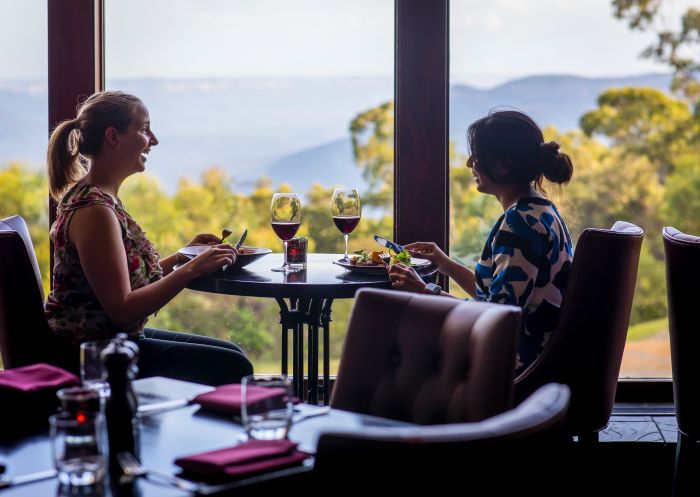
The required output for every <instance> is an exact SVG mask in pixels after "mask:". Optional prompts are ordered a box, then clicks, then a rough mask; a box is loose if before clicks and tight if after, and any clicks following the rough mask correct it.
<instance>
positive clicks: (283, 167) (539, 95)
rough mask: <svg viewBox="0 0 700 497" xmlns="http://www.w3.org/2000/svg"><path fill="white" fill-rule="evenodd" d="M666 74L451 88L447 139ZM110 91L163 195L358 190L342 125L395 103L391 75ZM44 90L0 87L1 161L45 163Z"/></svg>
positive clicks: (591, 103)
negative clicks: (216, 170) (123, 101)
mask: <svg viewBox="0 0 700 497" xmlns="http://www.w3.org/2000/svg"><path fill="white" fill-rule="evenodd" d="M670 80H671V78H670V76H669V75H664V74H649V75H641V76H635V77H625V78H581V77H574V76H531V77H526V78H522V79H517V80H514V81H510V82H508V83H505V84H502V85H499V86H496V87H494V88H490V89H486V90H484V89H477V88H473V87H471V86H467V85H455V86H453V87H452V88H451V90H450V136H451V138H452V139H453V140H454V141H455V142H456V143H457V146H458V148H459V149H460V150H462V151H464V150H466V144H465V131H466V128H467V126H468V124H469V123H471V122H472V121H474V120H475V119H477V118H479V117H481V116H483V115H485V114H486V113H487V112H488V111H489V110H490V109H492V108H494V107H498V106H508V107H515V108H518V109H520V110H523V111H525V112H528V113H529V114H530V115H531V116H532V117H533V118H534V119H535V120H536V121H537V122H538V123H539V124H540V125H542V126H545V125H550V124H551V125H554V126H556V127H557V128H559V129H560V130H569V129H573V128H576V127H578V120H579V118H580V116H581V115H582V114H583V113H584V112H586V111H588V110H590V109H592V108H594V107H595V101H596V98H597V97H598V95H599V94H600V93H601V92H602V91H604V90H605V89H607V88H610V87H623V86H647V87H652V88H658V89H661V90H664V91H666V90H667V89H668V88H669V87H670ZM108 88H113V89H120V90H123V91H127V92H130V93H134V94H136V95H138V96H139V97H140V98H141V99H142V100H143V101H144V102H145V103H146V105H147V106H148V108H149V111H150V114H151V120H152V123H153V129H154V131H155V133H156V134H157V136H158V138H159V139H160V142H161V143H160V145H158V147H156V148H155V149H154V151H153V152H152V153H151V155H150V156H149V161H148V165H147V167H148V170H149V171H150V172H151V173H153V174H155V175H157V176H158V177H159V178H161V180H162V182H163V185H164V186H165V187H166V189H168V190H169V191H174V189H175V187H176V185H177V180H178V179H179V178H180V177H182V176H186V177H189V178H191V179H197V178H198V175H199V173H200V172H201V171H202V170H203V169H205V168H207V167H211V166H214V165H216V166H220V167H222V168H224V169H226V170H227V171H229V172H230V174H231V175H232V177H233V178H234V181H235V185H236V188H237V189H238V190H239V191H241V192H244V193H248V192H250V191H251V190H252V188H253V187H254V184H255V181H256V180H257V179H258V178H259V177H261V176H263V175H265V176H269V177H270V178H272V179H273V182H274V184H275V185H278V184H279V183H282V182H286V183H290V184H291V185H292V186H293V187H294V188H295V189H296V190H297V191H299V192H303V193H306V192H307V191H308V190H309V188H310V187H311V185H312V183H313V182H314V181H318V182H320V183H322V184H324V185H327V186H331V185H333V184H344V185H346V186H350V185H353V186H358V187H359V188H363V187H364V186H365V183H364V181H363V180H362V177H361V171H360V170H359V169H358V168H357V167H356V166H355V164H354V162H353V158H352V147H351V144H350V136H349V131H348V129H349V125H350V121H351V120H352V119H353V118H354V117H355V116H356V115H357V114H358V113H359V112H362V111H364V110H367V109H369V108H371V107H373V106H376V105H378V104H380V103H383V102H385V101H387V100H390V99H392V98H393V80H392V79H391V78H359V77H358V78H328V79H323V78H315V79H218V80H217V79H206V80H204V79H201V80H199V79H176V80H166V79H130V80H113V81H108ZM46 109H47V95H46V88H45V86H41V85H37V84H35V83H33V82H21V81H15V82H0V164H3V163H6V162H8V161H9V160H11V159H15V160H22V161H24V162H27V163H30V164H33V165H37V166H39V165H43V163H44V160H45V153H46V152H45V151H46V143H47V132H46V127H47V121H46V119H47V117H46V114H47V111H46Z"/></svg>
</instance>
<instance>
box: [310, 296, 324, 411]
mask: <svg viewBox="0 0 700 497" xmlns="http://www.w3.org/2000/svg"><path fill="white" fill-rule="evenodd" d="M320 306H321V302H320V301H319V299H312V301H311V305H310V306H309V312H308V314H307V323H308V325H309V356H308V361H309V389H308V392H309V403H310V404H318V326H319V324H320V322H319V316H320Z"/></svg>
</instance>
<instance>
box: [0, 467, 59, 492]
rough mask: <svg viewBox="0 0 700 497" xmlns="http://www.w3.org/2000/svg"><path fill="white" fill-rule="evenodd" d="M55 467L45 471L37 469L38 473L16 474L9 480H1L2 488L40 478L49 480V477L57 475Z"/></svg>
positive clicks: (0, 486) (0, 487)
mask: <svg viewBox="0 0 700 497" xmlns="http://www.w3.org/2000/svg"><path fill="white" fill-rule="evenodd" d="M56 474H57V473H56V470H55V469H46V470H44V471H37V472H36V473H28V474H26V475H19V476H15V477H14V478H10V479H9V480H0V489H3V488H8V487H14V486H15V485H22V484H23V483H32V482H35V481H40V480H48V479H49V478H55V477H56Z"/></svg>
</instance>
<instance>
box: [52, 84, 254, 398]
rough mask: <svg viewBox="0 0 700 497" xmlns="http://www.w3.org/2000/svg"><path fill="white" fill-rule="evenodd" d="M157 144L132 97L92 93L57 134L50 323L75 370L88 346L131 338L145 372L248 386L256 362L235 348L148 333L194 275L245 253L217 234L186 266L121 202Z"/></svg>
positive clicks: (203, 239)
mask: <svg viewBox="0 0 700 497" xmlns="http://www.w3.org/2000/svg"><path fill="white" fill-rule="evenodd" d="M156 145H158V139H157V138H156V136H155V134H154V133H153V131H152V129H151V123H150V117H149V114H148V109H146V106H145V105H144V104H143V102H141V100H139V99H138V98H137V97H135V96H133V95H129V94H126V93H122V92H118V91H105V92H99V93H95V94H93V95H91V96H90V97H89V98H87V99H86V100H85V101H84V102H83V103H82V104H81V105H80V106H79V108H78V112H77V115H76V117H75V118H74V119H71V120H68V121H63V122H62V123H60V124H59V125H58V126H56V128H55V129H54V130H53V132H52V134H51V138H50V140H49V147H48V157H47V160H48V162H47V163H48V174H49V187H50V192H51V196H52V197H53V198H54V199H55V200H56V202H57V204H58V208H57V213H56V221H55V222H54V223H53V225H52V227H51V241H52V242H53V245H54V267H53V289H52V290H51V293H50V294H49V296H48V298H47V301H46V317H47V319H48V321H49V324H50V325H51V327H52V329H53V330H54V332H55V333H56V334H57V335H58V337H59V338H60V339H61V340H62V341H64V342H65V343H66V344H67V345H68V347H69V349H70V350H72V351H73V352H72V357H70V358H68V359H69V360H70V362H71V363H72V364H74V365H76V367H77V364H78V351H79V346H80V343H81V342H83V341H87V340H107V339H109V338H111V337H113V336H114V335H115V334H116V333H119V332H125V333H127V334H128V335H129V336H130V337H131V339H132V340H134V341H136V342H137V343H138V345H139V348H140V359H139V368H140V371H141V375H142V376H153V375H161V376H169V377H173V378H179V379H184V380H189V381H195V382H199V383H207V384H223V383H231V382H237V381H240V378H241V377H242V376H245V375H247V374H251V373H252V365H251V364H250V362H249V361H248V359H247V358H246V356H245V355H244V354H243V352H242V351H241V349H239V348H238V347H236V346H235V345H234V344H232V343H229V342H226V341H223V340H216V339H212V338H208V337H203V336H198V335H188V334H184V333H175V332H171V331H162V330H153V329H149V328H145V325H146V321H147V320H148V316H149V315H151V314H154V313H155V312H157V311H158V310H159V309H161V308H162V307H163V306H164V305H165V304H167V303H168V302H169V301H170V300H171V299H172V298H173V297H175V295H177V294H178V293H179V292H180V291H181V290H182V289H183V288H185V286H186V285H187V284H188V283H189V282H190V281H191V280H193V279H194V278H197V277H199V276H202V275H204V274H207V273H211V272H212V271H215V270H217V269H219V268H221V267H222V266H225V265H231V264H233V263H234V262H235V260H236V256H237V252H236V250H235V249H234V248H233V247H232V246H230V245H227V244H221V243H219V242H220V239H219V238H218V237H216V236H215V235H212V234H199V235H197V236H195V237H194V238H193V239H192V241H191V242H190V245H194V244H210V245H211V247H210V248H209V249H207V250H206V251H204V252H202V253H201V254H200V255H198V256H197V257H195V258H194V259H192V260H191V261H189V262H186V263H184V264H183V265H182V266H181V267H179V268H178V269H177V270H174V266H175V265H176V264H177V263H178V262H182V261H178V257H177V254H173V255H170V256H168V257H164V258H161V257H160V255H159V254H158V252H157V251H156V249H155V247H154V246H153V245H152V244H151V242H150V241H149V240H148V238H147V237H146V234H145V233H144V231H143V230H142V229H141V227H140V226H139V225H138V223H137V222H136V221H135V220H134V219H133V218H132V217H131V216H130V215H129V214H128V212H127V211H126V209H125V207H124V205H123V204H122V202H121V200H120V199H119V188H120V187H121V185H122V183H123V182H124V180H125V179H126V178H128V177H129V176H131V175H132V174H136V173H139V172H142V171H144V170H145V167H146V161H147V159H148V154H149V153H150V152H151V149H152V147H155V146H156Z"/></svg>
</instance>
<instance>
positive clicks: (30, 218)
mask: <svg viewBox="0 0 700 497" xmlns="http://www.w3.org/2000/svg"><path fill="white" fill-rule="evenodd" d="M48 198H49V187H48V181H47V178H46V172H45V171H43V170H35V169H30V168H28V167H26V166H25V165H22V164H19V163H10V164H8V165H7V166H6V167H4V168H3V169H0V218H5V217H9V216H14V215H20V216H22V217H23V218H24V220H25V221H26V222H27V226H28V227H29V234H30V236H31V237H32V242H33V243H34V250H35V252H36V256H37V260H38V262H39V269H40V271H41V278H42V281H43V283H44V294H46V293H47V292H48V290H49V282H50V271H49V208H48Z"/></svg>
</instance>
